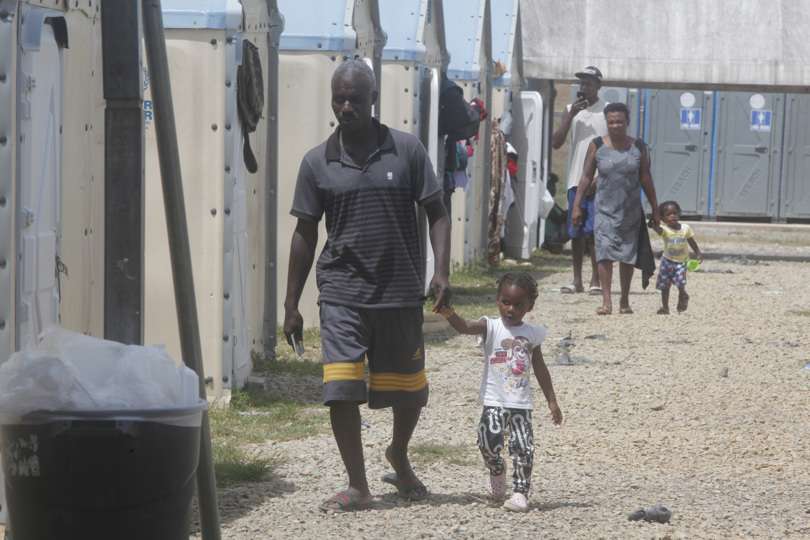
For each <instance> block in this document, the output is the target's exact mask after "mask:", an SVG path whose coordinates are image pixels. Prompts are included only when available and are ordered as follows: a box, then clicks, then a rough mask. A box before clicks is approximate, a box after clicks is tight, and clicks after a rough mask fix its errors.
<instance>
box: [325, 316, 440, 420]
mask: <svg viewBox="0 0 810 540" xmlns="http://www.w3.org/2000/svg"><path fill="white" fill-rule="evenodd" d="M422 318H423V316H422V307H421V306H419V307H404V308H385V309H365V308H354V307H348V306H337V305H333V304H325V303H323V302H322V303H321V344H322V347H323V349H322V352H323V401H324V403H325V404H326V405H329V404H331V403H333V402H336V401H337V402H339V401H349V402H354V403H365V402H368V406H369V407H370V408H372V409H381V408H383V407H392V406H403V407H422V406H424V405H425V404H427V398H428V383H427V377H426V376H425V341H424V338H423V336H422ZM366 358H367V359H368V384H366V366H365V360H366Z"/></svg>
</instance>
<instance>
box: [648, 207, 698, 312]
mask: <svg viewBox="0 0 810 540" xmlns="http://www.w3.org/2000/svg"><path fill="white" fill-rule="evenodd" d="M658 211H659V213H660V215H661V225H660V226H659V227H657V228H656V229H655V232H657V233H658V234H659V236H661V238H662V239H663V240H664V253H663V255H662V256H661V265H660V268H659V269H658V281H657V283H656V288H657V289H658V290H659V291H661V308H660V309H659V310H658V314H659V315H668V314H669V288H670V286H672V285H673V284H674V285H675V286H676V287H678V313H680V312H682V311H686V308H687V307H688V306H689V295H688V294H686V261H687V259H689V248H690V247H691V248H692V250H693V251H694V252H695V257H697V259H698V260H700V261H703V253H702V252H701V251H700V248H699V247H698V245H697V241H695V233H694V232H693V231H692V227H690V226H689V225H687V224H686V223H681V222H680V219H681V207H680V205H679V204H678V203H677V202H675V201H664V202H662V203H661V204H660V206H659V207H658Z"/></svg>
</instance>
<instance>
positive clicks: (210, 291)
mask: <svg viewBox="0 0 810 540" xmlns="http://www.w3.org/2000/svg"><path fill="white" fill-rule="evenodd" d="M254 2H255V3H259V2H258V0H253V2H251V3H250V4H249V3H247V2H239V1H238V0H208V1H206V2H202V3H198V4H197V5H196V6H195V7H194V8H193V9H192V8H189V6H188V2H184V1H182V0H168V1H164V3H163V6H162V7H163V21H164V27H165V32H166V49H167V54H168V61H169V71H170V74H171V85H172V94H173V104H174V116H175V122H176V125H177V135H178V143H179V151H180V163H181V170H182V172H183V181H184V186H185V188H184V196H185V201H186V203H185V204H186V215H187V221H188V228H189V243H190V248H191V258H192V268H193V272H194V285H195V294H196V300H197V313H198V316H199V327H200V340H201V344H202V350H203V363H204V368H205V374H206V379H207V384H208V391H209V395H210V396H212V397H213V398H214V399H218V398H223V399H227V397H228V395H229V393H230V391H231V390H232V389H235V388H238V387H239V386H241V385H242V384H243V383H244V382H245V380H246V379H247V376H248V375H249V373H250V367H251V351H252V348H253V346H254V345H255V344H254V340H255V339H256V338H257V336H258V333H259V332H260V324H261V318H260V317H259V316H258V314H259V313H260V311H258V310H259V309H260V308H259V307H258V306H259V302H260V295H261V294H262V291H263V288H262V287H263V276H264V274H263V270H264V268H263V264H262V257H263V253H262V251H261V250H260V249H258V248H257V247H256V246H257V245H260V242H253V241H250V240H249V239H248V238H247V231H248V228H249V226H254V225H256V223H255V222H256V220H257V219H258V218H257V216H256V214H261V211H260V210H259V209H261V208H262V207H263V204H262V203H261V197H262V196H263V194H264V190H263V189H261V186H262V184H263V176H262V174H263V171H264V167H265V164H264V152H263V148H264V145H263V141H264V137H263V133H264V131H266V130H265V128H264V123H263V122H260V124H259V125H258V126H257V129H256V131H255V132H254V133H251V134H249V135H248V137H250V142H251V147H252V149H253V153H254V155H255V156H256V161H257V163H259V164H261V167H260V169H259V170H258V171H257V172H256V173H250V172H249V171H248V170H247V166H246V165H245V163H244V158H243V152H242V151H243V133H242V127H241V124H240V120H239V115H238V111H237V93H238V81H237V70H238V68H239V66H240V64H241V63H242V61H243V47H244V43H243V42H244V41H245V40H248V39H251V38H252V39H253V40H255V41H256V42H257V44H258V45H260V47H259V48H260V51H262V50H263V52H261V53H260V60H261V64H262V68H263V74H262V76H263V77H264V78H265V79H266V66H267V50H266V46H264V44H263V43H262V42H261V40H260V39H259V37H258V36H259V33H258V32H256V31H255V26H256V25H257V24H258V23H256V22H255V21H253V22H252V26H254V29H253V31H251V32H246V30H245V28H244V26H243V23H244V21H245V20H246V18H245V11H243V4H244V6H248V5H251V4H252V3H254ZM261 3H262V4H263V3H264V2H261ZM264 13H265V17H267V14H266V10H265V11H264ZM262 85H263V87H264V89H265V92H266V89H267V86H268V84H267V82H266V80H263V81H262ZM144 86H145V87H146V91H145V93H144V114H145V116H144V130H145V133H146V147H145V148H146V152H145V182H144V183H145V216H146V218H145V220H144V229H145V234H144V251H145V253H144V282H145V283H144V291H145V292H144V296H145V298H144V303H145V308H144V310H145V311H144V337H145V339H144V341H145V342H146V343H162V344H165V345H166V346H167V349H168V350H169V352H170V354H171V355H172V356H173V357H174V358H176V359H180V354H181V352H180V340H179V330H178V322H177V312H176V308H175V304H174V300H173V299H174V284H173V282H172V274H171V261H170V254H169V245H168V236H167V230H166V220H165V210H164V205H163V192H162V188H161V181H160V172H159V163H158V154H157V140H156V134H155V127H154V116H153V114H154V112H153V109H152V106H151V92H150V88H149V76H148V73H145V75H144ZM265 101H266V100H265ZM262 115H263V116H264V117H265V119H266V111H263V113H262ZM250 209H253V212H250ZM254 231H256V232H255V234H257V235H259V232H260V231H261V228H260V227H258V226H257V228H255V229H254ZM251 248H254V249H251Z"/></svg>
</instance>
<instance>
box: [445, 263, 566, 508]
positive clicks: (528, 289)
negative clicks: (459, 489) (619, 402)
mask: <svg viewBox="0 0 810 540" xmlns="http://www.w3.org/2000/svg"><path fill="white" fill-rule="evenodd" d="M536 298H537V283H536V282H535V280H534V278H533V277H532V276H530V275H529V274H525V273H517V274H505V275H504V276H503V277H502V278H501V279H500V280H498V293H497V298H496V302H497V306H498V311H499V312H500V316H499V317H482V318H481V319H479V320H477V321H466V320H464V319H462V318H461V317H459V316H458V315H457V314H456V313H455V311H453V309H452V308H447V307H446V308H443V309H442V310H441V313H442V315H444V317H445V318H446V319H447V321H448V322H449V323H450V325H451V326H452V327H453V328H455V329H456V331H458V332H459V333H462V334H470V335H479V336H481V337H482V339H483V350H484V373H483V378H482V381H481V401H482V403H483V406H484V410H483V412H482V414H481V421H480V422H479V425H478V448H479V449H480V450H481V455H482V456H483V457H484V463H485V464H486V466H487V468H488V469H489V480H490V487H491V489H492V496H493V497H494V498H496V499H498V500H503V499H504V498H505V497H506V465H505V463H504V460H503V458H502V457H501V451H502V450H503V446H504V439H505V433H506V432H509V455H510V456H511V457H512V463H513V467H512V469H513V470H512V486H513V494H512V497H511V498H509V500H507V501H506V502H505V503H504V505H503V507H504V508H505V509H507V510H512V511H515V512H526V511H528V509H529V503H528V496H529V488H530V487H531V476H532V464H533V460H534V441H533V430H532V387H531V383H530V378H531V373H532V371H534V374H535V377H536V378H537V382H538V384H539V385H540V388H541V389H542V390H543V395H544V396H545V398H546V401H547V402H548V408H549V410H550V411H551V418H552V420H553V422H554V423H555V424H557V425H559V424H561V423H562V419H563V416H562V412H561V411H560V407H559V406H558V405H557V398H556V396H555V394H554V386H553V385H552V383H551V376H550V375H549V372H548V369H547V368H546V364H545V363H544V362H543V353H542V351H541V349H540V344H541V343H542V341H543V339H544V338H545V336H546V328H545V327H544V326H536V325H533V324H529V323H525V322H523V317H524V316H525V315H526V313H528V312H529V311H531V309H532V308H533V307H534V301H535V299H536Z"/></svg>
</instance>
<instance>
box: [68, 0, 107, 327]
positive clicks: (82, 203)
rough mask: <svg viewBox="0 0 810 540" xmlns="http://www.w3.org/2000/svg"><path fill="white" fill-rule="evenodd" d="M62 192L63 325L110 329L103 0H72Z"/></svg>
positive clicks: (69, 20)
mask: <svg viewBox="0 0 810 540" xmlns="http://www.w3.org/2000/svg"><path fill="white" fill-rule="evenodd" d="M65 5H66V6H67V7H68V9H67V11H66V12H65V21H66V25H67V26H66V30H67V41H68V46H67V47H66V48H65V49H64V50H63V51H62V56H63V62H64V67H63V77H62V79H63V88H64V90H63V92H64V97H63V103H65V107H63V110H62V155H61V161H62V181H61V182H62V190H61V191H62V194H61V201H62V202H61V211H60V219H59V221H60V225H61V233H60V238H59V247H60V252H61V253H60V262H61V263H62V264H61V265H60V268H61V269H62V270H63V271H62V272H60V278H59V291H60V295H59V296H60V301H61V306H60V316H61V321H62V326H63V327H65V328H68V329H70V330H73V331H75V332H81V333H85V334H89V335H93V336H99V337H100V336H103V334H104V271H105V267H104V264H105V260H104V259H105V257H104V241H105V234H104V233H105V230H104V229H105V206H104V205H105V203H104V191H105V186H104V184H105V163H104V159H105V147H104V145H105V109H106V102H105V100H104V85H103V77H104V67H103V47H102V39H101V12H100V6H101V4H100V0H92V1H89V0H88V1H84V2H78V3H77V2H65Z"/></svg>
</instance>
